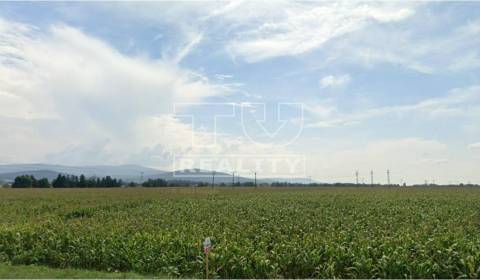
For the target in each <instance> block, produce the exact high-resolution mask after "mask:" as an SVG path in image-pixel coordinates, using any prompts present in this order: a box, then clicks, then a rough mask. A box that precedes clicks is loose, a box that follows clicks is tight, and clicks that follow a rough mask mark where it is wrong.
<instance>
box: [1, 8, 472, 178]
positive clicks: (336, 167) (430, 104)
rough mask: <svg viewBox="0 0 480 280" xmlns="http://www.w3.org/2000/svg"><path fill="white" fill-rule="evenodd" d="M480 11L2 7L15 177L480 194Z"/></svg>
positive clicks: (7, 126)
mask: <svg viewBox="0 0 480 280" xmlns="http://www.w3.org/2000/svg"><path fill="white" fill-rule="evenodd" d="M479 11H480V3H479V2H443V1H441V2H428V1H425V2H397V1H388V2H372V1H369V2H360V1H345V2H328V1H318V2H317V1H308V2H292V1H275V2H274V1H271V2H257V1H232V2H226V1H221V2H214V1H209V2H199V1H195V2H188V1H182V2H140V3H138V2H137V3H133V2H132V3H130V2H72V3H63V2H1V3H0V135H1V137H0V163H5V164H7V163H54V164H66V165H99V164H112V165H116V164H140V165H144V166H149V167H154V168H158V169H162V170H174V169H183V168H191V167H196V168H201V169H215V170H218V171H226V172H232V171H236V172H237V174H240V175H241V176H253V173H254V172H257V174H258V177H311V178H312V179H314V180H317V181H321V182H355V180H356V178H355V172H356V171H358V172H359V181H360V182H365V183H369V182H370V179H371V178H370V172H371V171H372V170H373V171H374V181H375V182H377V183H386V182H387V174H386V172H387V170H390V176H391V182H392V183H398V184H400V183H404V182H405V183H407V184H413V183H424V182H425V181H428V182H436V183H459V182H464V183H468V182H472V183H480V172H478V171H479V169H478V163H479V160H480V126H479V124H480V74H479V73H480V72H479V68H480V12H479Z"/></svg>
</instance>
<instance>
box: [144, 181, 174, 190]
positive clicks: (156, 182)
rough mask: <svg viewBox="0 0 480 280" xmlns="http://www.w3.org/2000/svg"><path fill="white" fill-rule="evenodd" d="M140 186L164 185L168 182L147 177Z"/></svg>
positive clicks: (153, 186) (155, 186) (154, 186)
mask: <svg viewBox="0 0 480 280" xmlns="http://www.w3.org/2000/svg"><path fill="white" fill-rule="evenodd" d="M142 186H143V187H146V188H158V187H166V186H168V182H167V181H166V180H163V179H148V181H145V182H143V183H142Z"/></svg>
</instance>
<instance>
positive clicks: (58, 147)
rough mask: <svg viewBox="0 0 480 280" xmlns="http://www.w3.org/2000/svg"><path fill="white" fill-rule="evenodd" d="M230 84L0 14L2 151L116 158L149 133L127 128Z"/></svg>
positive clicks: (36, 157)
mask: <svg viewBox="0 0 480 280" xmlns="http://www.w3.org/2000/svg"><path fill="white" fill-rule="evenodd" d="M229 90H230V89H229V88H228V87H227V86H225V85H222V84H213V83H211V82H210V81H209V79H208V78H207V77H205V76H202V75H200V74H198V73H196V72H194V71H190V70H188V69H182V68H180V67H178V66H177V65H175V64H170V63H168V62H164V61H161V60H152V59H149V58H145V57H128V56H125V55H123V54H121V53H119V52H118V51H116V50H115V49H114V48H112V47H111V46H109V45H108V44H106V43H105V42H103V41H101V40H100V39H97V38H94V37H91V36H89V35H87V34H85V33H83V32H81V31H80V30H78V29H75V28H72V27H69V26H64V25H54V26H51V27H50V28H49V29H48V30H40V29H38V28H37V27H35V26H30V25H25V24H21V23H16V22H11V21H6V20H4V19H0V118H1V119H2V120H1V122H2V126H0V133H1V134H2V135H9V137H2V139H0V147H2V148H0V153H1V154H2V155H3V157H4V158H10V159H13V160H14V161H42V160H45V158H50V159H51V160H52V161H55V160H63V159H64V160H66V161H68V158H67V157H62V156H61V155H59V151H64V152H65V153H67V152H68V151H74V152H72V153H74V154H76V157H73V155H72V158H71V161H70V163H73V162H74V161H76V160H78V162H81V163H84V162H85V161H88V162H95V161H97V163H98V162H106V161H109V162H112V163H118V162H122V161H123V160H125V158H127V157H128V156H129V155H131V154H135V153H138V152H140V151H142V150H143V149H145V148H147V146H146V145H147V142H145V141H144V139H145V138H148V135H149V134H152V133H153V132H152V131H142V134H139V135H136V134H134V133H133V132H134V131H135V130H136V129H137V127H138V126H139V125H141V124H143V123H144V122H145V121H146V120H148V119H150V118H152V117H155V116H162V115H167V114H169V113H171V112H172V110H173V103H175V102H197V101H201V100H204V99H205V98H208V97H211V96H218V95H223V94H227V93H228V92H229ZM150 129H151V130H155V128H153V127H150ZM159 138H160V136H159ZM161 138H166V136H165V135H162V136H161ZM13 140H15V142H14V143H15V144H13V142H11V141H13ZM159 142H160V141H159ZM34 143H35V144H34ZM12 144H13V145H12ZM32 144H34V145H32ZM148 145H151V143H149V144H148ZM12 146H14V148H12ZM19 150H22V152H20V151H19ZM81 154H83V155H81ZM90 156H91V158H90Z"/></svg>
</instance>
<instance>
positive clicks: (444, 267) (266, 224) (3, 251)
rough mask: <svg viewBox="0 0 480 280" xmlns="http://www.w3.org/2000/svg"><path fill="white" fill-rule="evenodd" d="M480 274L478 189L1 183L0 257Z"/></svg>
mask: <svg viewBox="0 0 480 280" xmlns="http://www.w3.org/2000/svg"><path fill="white" fill-rule="evenodd" d="M207 236H209V237H211V238H212V241H213V243H214V248H213V251H212V253H211V254H210V258H209V260H210V277H212V278H213V277H221V278H284V277H288V278H296V277H303V278H333V277H341V278H377V277H381V278H392V277H393V278H405V277H407V278H409V277H413V278H419V277H421V278H434V277H435V278H456V277H463V278H479V277H480V189H467V188H463V189H442V188H436V189H435V188H430V189H428V188H425V189H423V188H419V189H413V188H410V189H386V188H384V189H380V188H357V189H354V188H350V189H342V188H336V189H334V188H330V189H322V188H317V189H307V188H303V189H291V188H284V189H273V188H267V189H260V188H259V189H236V190H233V189H230V188H224V189H219V188H216V189H210V188H204V189H196V190H194V189H142V188H138V189H0V263H1V262H4V263H12V264H35V265H42V266H49V267H52V268H78V269H86V270H98V271H104V272H114V271H118V272H134V273H139V274H142V275H167V276H170V277H199V278H202V277H205V274H204V255H203V251H202V241H203V239H204V238H205V237H207Z"/></svg>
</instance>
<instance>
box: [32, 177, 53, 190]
mask: <svg viewBox="0 0 480 280" xmlns="http://www.w3.org/2000/svg"><path fill="white" fill-rule="evenodd" d="M35 187H36V188H50V182H48V179H47V178H42V179H40V180H38V181H37V183H36V184H35Z"/></svg>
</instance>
